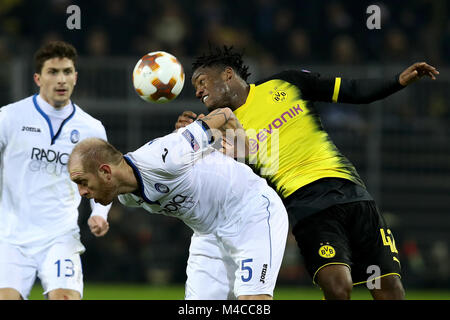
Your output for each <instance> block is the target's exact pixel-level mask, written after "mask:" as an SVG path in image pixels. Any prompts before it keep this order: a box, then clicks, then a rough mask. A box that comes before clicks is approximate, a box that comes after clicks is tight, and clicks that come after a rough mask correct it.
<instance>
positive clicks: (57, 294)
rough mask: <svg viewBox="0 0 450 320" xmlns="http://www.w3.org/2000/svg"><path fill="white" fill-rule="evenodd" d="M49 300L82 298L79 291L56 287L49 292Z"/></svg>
mask: <svg viewBox="0 0 450 320" xmlns="http://www.w3.org/2000/svg"><path fill="white" fill-rule="evenodd" d="M48 299H49V300H81V295H80V293H79V292H78V291H75V290H69V289H55V290H52V291H50V292H49V293H48Z"/></svg>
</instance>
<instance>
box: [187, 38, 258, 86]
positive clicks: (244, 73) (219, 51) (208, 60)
mask: <svg viewBox="0 0 450 320" xmlns="http://www.w3.org/2000/svg"><path fill="white" fill-rule="evenodd" d="M242 55H243V54H242V53H238V52H235V51H234V50H233V46H230V47H227V46H225V45H224V46H223V48H221V47H215V48H212V47H211V46H210V47H209V52H208V53H206V54H203V55H202V56H199V57H197V58H196V59H195V61H194V62H193V63H192V72H194V71H195V70H196V69H198V68H200V67H213V66H222V67H232V68H233V70H234V71H235V72H236V73H237V74H239V76H240V77H241V78H242V79H243V80H247V78H248V76H249V75H250V73H249V72H248V66H246V65H244V61H243V60H242Z"/></svg>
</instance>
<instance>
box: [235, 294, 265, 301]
mask: <svg viewBox="0 0 450 320" xmlns="http://www.w3.org/2000/svg"><path fill="white" fill-rule="evenodd" d="M238 300H273V298H272V296H270V295H268V294H256V295H242V296H239V297H238Z"/></svg>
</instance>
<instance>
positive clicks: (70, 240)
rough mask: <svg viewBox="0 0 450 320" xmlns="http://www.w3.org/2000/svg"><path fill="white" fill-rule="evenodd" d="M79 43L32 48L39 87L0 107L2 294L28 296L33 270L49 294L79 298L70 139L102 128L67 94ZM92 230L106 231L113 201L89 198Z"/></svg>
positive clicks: (103, 135)
mask: <svg viewBox="0 0 450 320" xmlns="http://www.w3.org/2000/svg"><path fill="white" fill-rule="evenodd" d="M76 58H77V52H76V49H75V48H74V47H73V46H72V45H70V44H68V43H65V42H61V41H57V42H50V43H47V44H45V45H43V46H42V47H41V48H40V49H39V50H38V51H37V52H36V54H35V68H36V71H35V72H36V73H35V74H34V81H35V83H36V84H37V86H38V87H39V94H35V95H33V96H30V97H28V98H25V99H23V100H20V101H18V102H15V103H12V104H9V105H7V106H4V107H3V108H1V109H0V163H1V166H0V299H27V297H28V294H29V292H30V290H31V288H32V286H33V284H34V281H35V279H36V275H37V276H38V277H39V278H40V280H41V284H42V286H43V288H44V294H45V295H47V297H48V299H80V298H81V297H82V294H83V273H82V267H81V259H80V254H81V253H83V252H84V250H85V249H84V246H83V245H82V244H81V242H80V234H79V231H80V230H79V227H78V205H79V204H80V199H81V197H80V195H79V194H78V192H77V188H76V184H74V183H72V182H71V181H70V179H69V175H68V172H67V161H68V160H69V155H70V153H71V152H72V149H73V147H74V146H75V145H76V144H77V143H78V142H79V141H81V140H83V139H85V138H88V137H99V138H102V139H106V132H105V128H104V127H103V125H102V124H101V122H100V121H98V120H96V119H94V118H93V117H91V116H90V115H88V114H87V113H86V112H84V111H83V110H82V109H81V108H80V107H79V106H77V105H75V104H74V103H73V102H72V101H71V100H70V97H71V95H72V92H73V89H74V87H75V84H76V81H77V72H76V70H75V62H76ZM91 206H92V209H93V210H92V214H91V216H90V218H89V220H88V224H89V227H90V229H91V231H92V232H93V233H94V235H96V236H103V235H104V234H105V233H106V232H107V231H108V223H107V221H106V219H107V214H108V210H109V208H110V206H106V207H105V206H102V205H100V204H96V203H94V202H91Z"/></svg>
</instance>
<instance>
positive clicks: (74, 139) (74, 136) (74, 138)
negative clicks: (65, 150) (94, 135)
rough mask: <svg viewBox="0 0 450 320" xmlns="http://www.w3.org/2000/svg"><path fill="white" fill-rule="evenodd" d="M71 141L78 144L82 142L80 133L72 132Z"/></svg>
mask: <svg viewBox="0 0 450 320" xmlns="http://www.w3.org/2000/svg"><path fill="white" fill-rule="evenodd" d="M70 141H72V143H78V141H80V132H78V130H72V132H71V133H70Z"/></svg>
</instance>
